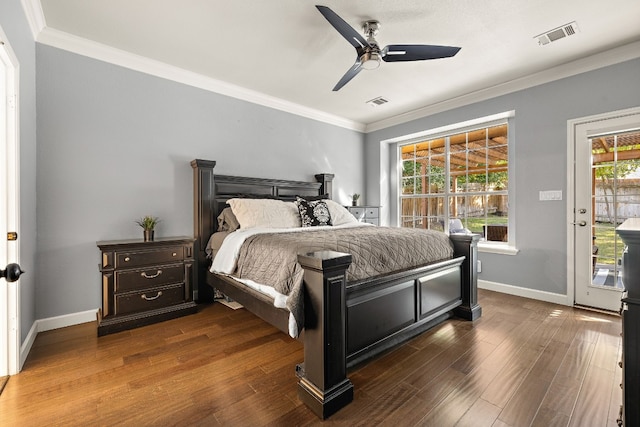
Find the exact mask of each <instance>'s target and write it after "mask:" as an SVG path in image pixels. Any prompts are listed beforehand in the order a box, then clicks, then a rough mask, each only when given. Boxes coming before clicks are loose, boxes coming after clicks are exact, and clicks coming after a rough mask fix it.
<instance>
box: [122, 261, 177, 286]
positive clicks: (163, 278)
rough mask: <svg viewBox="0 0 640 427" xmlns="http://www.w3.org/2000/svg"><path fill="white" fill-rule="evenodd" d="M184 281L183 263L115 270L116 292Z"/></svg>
mask: <svg viewBox="0 0 640 427" xmlns="http://www.w3.org/2000/svg"><path fill="white" fill-rule="evenodd" d="M183 281H184V264H171V265H166V264H165V265H159V266H156V267H149V268H145V269H136V270H124V271H116V280H115V289H114V291H115V292H116V293H121V292H127V291H135V290H143V289H147V288H153V287H156V286H162V285H168V284H172V283H180V282H183Z"/></svg>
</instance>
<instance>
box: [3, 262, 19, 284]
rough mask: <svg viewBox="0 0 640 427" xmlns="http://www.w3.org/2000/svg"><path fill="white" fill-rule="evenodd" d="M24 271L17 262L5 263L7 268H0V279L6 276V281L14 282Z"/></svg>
mask: <svg viewBox="0 0 640 427" xmlns="http://www.w3.org/2000/svg"><path fill="white" fill-rule="evenodd" d="M22 273H24V271H22V269H21V268H20V266H19V265H18V264H14V263H12V264H7V268H6V269H4V270H2V269H0V279H1V278H3V277H4V278H6V279H7V282H15V281H16V280H18V279H19V278H20V275H21V274H22Z"/></svg>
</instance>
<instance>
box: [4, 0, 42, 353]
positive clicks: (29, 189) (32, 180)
mask: <svg viewBox="0 0 640 427" xmlns="http://www.w3.org/2000/svg"><path fill="white" fill-rule="evenodd" d="M0 26H1V27H2V30H3V31H4V33H5V34H6V35H7V38H8V43H9V45H10V46H11V48H12V49H13V51H14V53H15V54H16V56H17V57H18V61H19V65H20V74H19V79H20V89H19V90H20V92H19V94H18V96H19V100H18V103H19V106H20V111H19V114H20V233H19V239H20V264H21V266H22V269H23V270H25V271H26V272H27V273H26V274H25V275H23V276H22V277H21V278H20V281H19V282H18V283H19V285H18V286H19V289H20V331H21V342H24V339H25V338H26V336H27V334H28V333H29V330H30V329H31V327H32V326H33V324H34V322H35V320H36V319H37V316H36V312H35V298H36V265H37V264H36V62H35V61H36V54H35V42H34V41H33V37H32V35H31V31H30V29H29V25H28V23H27V19H26V17H25V15H24V12H23V10H22V6H21V4H20V0H3V1H2V2H0ZM2 268H4V266H2Z"/></svg>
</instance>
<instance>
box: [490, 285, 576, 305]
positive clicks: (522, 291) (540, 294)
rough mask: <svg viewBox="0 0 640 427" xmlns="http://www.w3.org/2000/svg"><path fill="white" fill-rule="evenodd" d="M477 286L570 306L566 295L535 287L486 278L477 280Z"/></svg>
mask: <svg viewBox="0 0 640 427" xmlns="http://www.w3.org/2000/svg"><path fill="white" fill-rule="evenodd" d="M478 288H479V289H486V290H488V291H495V292H501V293H503V294H508V295H515V296H517V297H523V298H530V299H536V300H539V301H546V302H551V303H553V304H560V305H568V306H572V305H573V302H570V301H569V299H568V297H567V295H563V294H555V293H553V292H547V291H539V290H537V289H529V288H521V287H519V286H512V285H505V284H504V283H497V282H490V281H488V280H478Z"/></svg>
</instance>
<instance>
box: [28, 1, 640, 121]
mask: <svg viewBox="0 0 640 427" xmlns="http://www.w3.org/2000/svg"><path fill="white" fill-rule="evenodd" d="M21 2H22V7H23V9H24V11H25V15H26V17H27V20H28V22H29V26H30V28H31V31H32V33H33V35H34V40H36V41H37V42H39V43H42V44H45V45H49V46H52V47H56V48H59V49H63V50H67V51H69V52H73V53H77V54H79V55H83V56H87V57H90V58H93V59H97V60H100V61H104V62H108V63H111V64H115V65H119V66H122V67H124V68H129V69H131V70H135V71H139V72H142V73H145V74H150V75H153V76H156V77H160V78H164V79H167V80H171V81H175V82H178V83H183V84H186V85H189V86H193V87H197V88H200V89H203V90H207V91H210V92H215V93H218V94H221V95H226V96H229V97H232V98H236V99H240V100H243V101H247V102H251V103H253V104H258V105H262V106H264V107H269V108H273V109H276V110H280V111H284V112H287V113H291V114H294V115H297V116H301V117H306V118H308V119H312V120H316V121H319V122H323V123H328V124H331V125H335V126H339V127H342V128H346V129H350V130H354V131H357V132H363V133H370V132H375V131H377V130H381V129H385V128H389V127H392V126H396V125H399V124H403V123H407V122H410V121H412V120H416V119H420V118H422V117H426V116H430V115H433V114H438V113H441V112H444V111H448V110H451V109H454V108H459V107H463V106H465V105H470V104H474V103H477V102H481V101H486V100H488V99H491V98H495V97H498V96H502V95H507V94H509V93H513V92H517V91H519V90H523V89H528V88H531V87H534V86H538V85H541V84H545V83H550V82H552V81H555V80H560V79H563V78H565V77H571V76H574V75H577V74H581V73H585V72H587V71H592V70H595V69H598V68H602V67H606V66H609V65H614V64H618V63H620V62H624V61H628V60H632V59H635V58H638V57H640V41H638V42H633V43H629V44H627V45H624V46H620V47H618V48H615V49H610V50H607V51H605V52H602V53H599V54H595V55H592V56H589V57H587V58H582V59H579V60H576V61H572V62H569V63H566V64H562V65H559V66H557V67H553V68H550V69H547V70H543V71H540V72H538V73H534V74H531V75H528V76H525V77H521V78H518V79H514V80H511V81H509V82H505V83H501V84H498V85H495V86H491V87H488V88H485V89H481V90H478V91H475V92H471V93H468V94H465V95H461V96H458V97H455V98H451V99H448V100H446V101H442V102H438V103H435V104H431V105H427V106H424V107H421V108H418V109H416V110H412V111H409V112H406V113H403V114H399V115H396V116H393V117H389V118H387V119H383V120H379V121H376V122H371V123H368V124H365V123H360V122H356V121H353V120H348V119H345V118H343V117H339V116H336V115H333V114H329V113H326V112H324V111H320V110H316V109H313V108H309V107H305V106H302V105H300V104H295V103H293V102H290V101H286V100H283V99H281V98H276V97H273V96H269V95H266V94H263V93H260V92H257V91H253V90H249V89H246V88H243V87H240V86H237V85H233V84H230V83H226V82H223V81H221V80H216V79H213V78H210V77H207V76H204V75H202V74H198V73H194V72H191V71H188V70H184V69H182V68H179V67H175V66H172V65H169V64H166V63H163V62H160V61H155V60H152V59H149V58H146V57H143V56H140V55H136V54H132V53H130V52H126V51H123V50H120V49H116V48H113V47H111V46H107V45H103V44H100V43H97V42H94V41H91V40H87V39H84V38H81V37H78V36H74V35H72V34H69V33H65V32H62V31H58V30H55V29H52V28H48V27H47V26H46V20H45V17H44V12H43V10H42V5H41V3H40V0H21Z"/></svg>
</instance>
